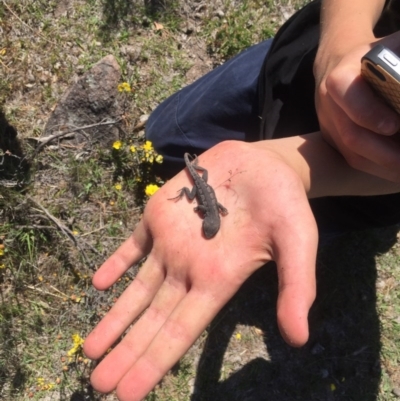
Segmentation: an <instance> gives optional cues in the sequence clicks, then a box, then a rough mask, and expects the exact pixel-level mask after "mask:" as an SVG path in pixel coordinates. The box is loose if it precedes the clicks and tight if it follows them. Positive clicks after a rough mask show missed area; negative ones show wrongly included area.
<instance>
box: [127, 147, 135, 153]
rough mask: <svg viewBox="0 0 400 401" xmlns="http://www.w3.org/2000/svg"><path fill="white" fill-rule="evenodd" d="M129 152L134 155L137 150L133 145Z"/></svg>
mask: <svg viewBox="0 0 400 401" xmlns="http://www.w3.org/2000/svg"><path fill="white" fill-rule="evenodd" d="M129 150H130V151H131V152H132V153H135V152H136V148H135V147H134V146H133V145H132V146H131V147H130V148H129Z"/></svg>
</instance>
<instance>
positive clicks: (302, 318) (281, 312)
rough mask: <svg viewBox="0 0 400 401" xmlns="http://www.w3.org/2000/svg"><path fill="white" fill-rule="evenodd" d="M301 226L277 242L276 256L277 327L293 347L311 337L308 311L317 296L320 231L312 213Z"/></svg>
mask: <svg viewBox="0 0 400 401" xmlns="http://www.w3.org/2000/svg"><path fill="white" fill-rule="evenodd" d="M310 213H311V211H310ZM300 226H301V227H303V230H302V232H299V231H298V232H294V231H293V226H292V227H291V230H290V231H289V232H287V233H286V234H287V235H286V236H284V237H283V238H285V239H284V241H282V243H280V244H279V243H278V245H277V257H276V258H275V260H276V263H277V266H278V277H279V296H278V305H277V318H278V326H279V330H280V332H281V335H282V337H283V338H284V340H285V341H286V342H287V343H288V344H289V345H291V346H294V347H301V346H302V345H304V344H305V343H306V342H307V340H308V335H309V332H308V312H309V310H310V308H311V305H312V303H313V302H314V299H315V295H316V280H315V264H316V255H317V247H318V231H317V227H316V224H315V221H314V218H313V216H312V214H311V219H309V221H308V223H307V225H304V221H303V223H302V224H301V225H300ZM304 227H307V229H304Z"/></svg>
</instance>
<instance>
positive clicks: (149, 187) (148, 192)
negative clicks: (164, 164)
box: [144, 184, 160, 196]
mask: <svg viewBox="0 0 400 401" xmlns="http://www.w3.org/2000/svg"><path fill="white" fill-rule="evenodd" d="M159 189H160V187H159V186H158V185H156V184H149V185H147V186H146V189H145V190H144V192H145V193H146V195H147V196H152V195H154V194H155V193H156V192H157V191H158V190H159Z"/></svg>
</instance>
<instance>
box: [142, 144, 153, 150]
mask: <svg viewBox="0 0 400 401" xmlns="http://www.w3.org/2000/svg"><path fill="white" fill-rule="evenodd" d="M142 148H143V150H145V151H146V152H150V151H152V150H153V144H152V143H151V141H146V143H145V144H144V145H142Z"/></svg>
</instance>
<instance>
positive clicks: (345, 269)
mask: <svg viewBox="0 0 400 401" xmlns="http://www.w3.org/2000/svg"><path fill="white" fill-rule="evenodd" d="M396 234H397V229H396V228H388V229H380V230H373V231H367V232H362V233H353V234H349V235H346V236H344V237H342V238H341V239H339V240H337V241H335V243H334V244H331V245H330V246H329V247H327V248H325V249H324V250H323V251H322V252H320V256H319V262H318V268H317V278H318V295H317V299H316V302H315V304H314V306H313V308H312V310H311V313H310V333H311V334H310V339H309V341H308V343H307V344H306V346H304V347H302V348H300V349H294V348H291V347H289V346H288V345H286V344H285V343H284V341H283V340H282V339H281V337H280V335H279V331H278V328H277V324H276V317H275V310H276V296H277V276H276V269H275V266H274V265H271V264H270V265H267V266H265V267H263V268H262V269H260V270H259V271H258V272H257V273H256V274H254V275H253V276H252V277H251V278H250V279H249V280H248V281H247V282H246V283H245V284H244V286H243V287H242V289H241V290H240V291H239V293H238V294H237V295H236V296H235V297H234V299H233V300H232V301H231V302H230V303H229V304H228V305H227V306H226V307H225V308H224V310H223V311H221V313H220V314H219V315H218V316H217V318H216V319H215V320H214V323H213V325H212V326H211V328H210V330H209V336H208V339H207V342H206V345H205V347H204V350H203V354H202V356H201V358H200V362H199V365H198V372H197V377H196V382H195V391H194V394H193V396H192V399H191V400H192V401H209V400H210V401H211V400H219V401H228V400H229V401H236V400H238V401H239V400H240V401H243V400H246V401H253V400H254V401H261V400H263V401H289V400H290V401H292V400H302V401H304V400H308V401H317V400H321V401H329V400H346V401H349V400H358V401H359V400H364V401H373V400H376V399H377V392H378V387H379V381H380V361H379V352H380V331H379V319H378V315H377V311H376V294H375V280H376V275H377V272H376V266H375V260H374V258H375V256H376V255H377V254H379V253H382V252H386V251H387V250H388V249H389V248H390V247H391V246H392V245H393V244H394V243H395V241H396ZM237 324H245V325H252V326H256V327H258V328H259V329H261V330H262V331H263V332H264V333H265V337H264V342H265V346H266V347H267V350H268V353H269V355H270V360H266V359H264V358H256V359H253V360H252V361H251V362H249V363H248V364H246V365H245V366H242V368H241V369H239V370H238V371H236V372H235V373H233V374H232V375H231V376H230V377H228V378H227V379H226V380H222V381H220V376H221V369H222V360H223V357H224V353H225V351H226V348H227V345H228V342H229V339H230V338H231V336H232V335H233V333H234V331H235V327H236V326H237Z"/></svg>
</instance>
